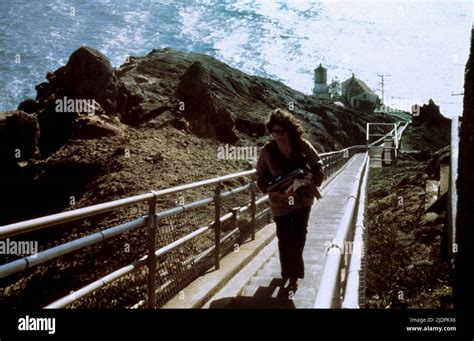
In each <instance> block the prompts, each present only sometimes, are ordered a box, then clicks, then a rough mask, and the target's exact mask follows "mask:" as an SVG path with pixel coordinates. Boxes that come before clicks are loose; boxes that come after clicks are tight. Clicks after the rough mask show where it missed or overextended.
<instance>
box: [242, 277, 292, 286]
mask: <svg viewBox="0 0 474 341" xmlns="http://www.w3.org/2000/svg"><path fill="white" fill-rule="evenodd" d="M287 282H288V280H286V279H283V278H278V277H276V278H275V277H270V276H268V277H260V276H253V277H252V278H250V281H249V282H248V283H247V285H251V286H258V287H282V286H285V284H287Z"/></svg>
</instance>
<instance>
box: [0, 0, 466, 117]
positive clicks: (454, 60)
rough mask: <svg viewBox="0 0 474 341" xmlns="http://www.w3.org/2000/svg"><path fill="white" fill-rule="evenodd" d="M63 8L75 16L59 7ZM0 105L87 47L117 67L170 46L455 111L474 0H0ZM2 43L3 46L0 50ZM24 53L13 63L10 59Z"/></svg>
mask: <svg viewBox="0 0 474 341" xmlns="http://www.w3.org/2000/svg"><path fill="white" fill-rule="evenodd" d="M71 7H74V8H75V16H74V17H71V16H70V15H68V13H69V10H70V8H71ZM0 12H2V13H7V15H5V16H4V20H3V22H2V24H1V28H0V29H1V30H2V31H4V32H2V33H3V34H2V37H3V40H2V41H1V43H0V44H1V45H0V52H1V55H2V58H1V59H0V69H1V70H2V74H1V75H0V81H1V82H2V83H3V85H2V88H4V89H5V91H2V93H1V94H0V110H10V109H13V108H15V107H16V106H17V104H18V103H19V102H20V101H21V100H22V99H23V98H24V97H27V96H32V97H34V96H35V91H34V86H35V84H37V83H39V82H41V81H44V76H45V75H46V73H47V72H48V71H52V70H54V69H56V68H57V67H58V66H59V65H63V64H64V63H66V62H67V58H68V57H69V55H70V53H71V52H73V51H74V50H75V49H77V48H78V47H79V46H81V45H88V46H92V47H94V48H97V49H99V50H100V51H101V52H102V53H104V54H106V55H107V56H108V57H109V58H110V60H111V63H112V64H113V65H114V66H118V65H120V64H122V63H123V62H124V60H125V57H126V56H127V55H129V54H135V55H144V54H146V53H147V52H149V50H151V49H152V48H159V47H165V46H171V47H174V48H177V49H181V50H191V51H196V52H201V53H208V54H211V55H213V56H214V57H217V58H219V59H222V60H223V61H224V62H226V63H228V64H230V65H231V66H234V67H238V68H239V69H241V70H243V71H245V72H248V73H251V74H256V75H259V76H264V77H272V78H274V79H278V80H281V81H283V82H284V83H286V84H287V85H289V86H291V87H293V88H295V89H297V90H300V91H302V92H304V93H310V92H311V90H312V86H313V69H314V68H315V67H316V66H317V65H319V63H323V64H324V65H325V66H326V67H327V68H328V80H331V79H332V78H333V77H335V76H337V77H338V78H339V79H340V80H345V79H346V78H348V77H350V75H351V73H352V72H355V73H356V75H357V76H358V77H359V78H361V79H363V80H364V81H366V82H367V83H368V85H369V86H371V87H372V88H373V89H375V90H377V89H379V88H380V87H379V85H378V83H379V78H378V77H377V73H381V72H383V73H390V74H391V76H390V77H388V78H387V79H386V84H385V90H386V96H387V97H386V98H387V99H404V100H406V99H413V98H416V99H421V100H424V101H427V100H428V99H429V98H433V99H434V100H435V102H436V103H438V104H439V105H440V106H441V110H442V112H443V113H444V114H445V115H451V114H458V113H459V112H460V111H461V110H462V97H461V96H456V97H453V96H451V93H452V92H461V91H462V89H463V82H464V79H463V78H464V66H465V63H466V60H467V56H468V53H469V42H470V30H471V24H472V21H473V18H474V4H473V3H471V2H467V1H465V2H461V1H449V2H434V1H416V2H414V1H408V0H403V1H383V2H381V1H376V0H373V1H365V2H357V3H356V4H354V3H352V2H348V1H339V0H324V1H322V2H314V1H310V0H289V1H285V2H276V1H269V0H256V1H254V0H234V1H225V2H224V1H208V0H196V1H185V2H173V1H152V2H141V1H117V2H115V1H109V0H100V1H94V2H90V3H89V2H86V3H85V2H83V1H80V0H70V1H68V2H67V3H65V2H63V1H60V0H54V1H51V2H47V3H46V2H42V1H41V2H31V1H27V0H17V1H15V2H12V3H7V2H0ZM2 50H3V51H2ZM18 53H19V54H21V55H22V63H21V65H17V64H15V63H14V61H13V59H14V56H15V55H16V54H18Z"/></svg>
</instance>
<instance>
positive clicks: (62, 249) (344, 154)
mask: <svg viewBox="0 0 474 341" xmlns="http://www.w3.org/2000/svg"><path fill="white" fill-rule="evenodd" d="M358 149H364V150H365V146H362V145H357V146H351V147H348V148H345V149H343V150H340V151H335V152H329V153H322V154H320V157H321V159H323V160H329V161H331V162H329V163H325V167H326V168H325V171H326V177H325V180H326V181H327V180H328V179H331V176H332V175H334V174H333V173H335V172H336V170H337V169H338V168H340V167H342V165H343V164H344V163H345V162H344V163H343V162H342V161H343V160H344V159H347V160H348V159H350V156H349V155H351V156H352V155H353V154H355V153H356V151H357V150H358ZM347 160H346V161H347ZM255 173H256V170H255V169H252V170H248V171H243V172H238V173H233V174H228V175H225V176H220V177H215V178H212V179H206V180H202V181H198V182H194V183H189V184H185V185H180V186H176V187H172V188H167V189H163V190H158V191H151V192H149V193H144V194H140V195H136V196H132V197H128V198H124V199H119V200H115V201H110V202H106V203H102V204H98V205H93V206H89V207H84V208H79V209H75V210H72V211H68V212H62V213H58V214H53V215H49V216H45V217H40V218H35V219H30V220H27V221H23V222H18V223H13V224H9V225H5V226H3V227H0V239H1V238H7V237H10V236H16V235H20V234H24V233H28V232H31V231H35V230H39V229H44V228H47V227H50V226H54V225H58V224H62V223H67V222H71V221H76V220H79V219H84V218H88V217H91V216H95V215H98V214H100V213H104V212H108V211H111V210H114V209H117V208H122V207H126V206H130V205H134V204H137V203H144V202H146V203H148V206H149V214H148V216H144V217H141V218H138V219H135V220H133V221H130V222H127V223H124V224H121V225H118V226H114V227H111V228H108V229H106V230H103V231H100V232H97V233H93V234H91V235H88V236H85V237H81V238H79V239H75V240H73V241H70V242H67V243H65V244H61V245H58V246H55V247H53V248H50V249H48V250H45V251H42V252H40V253H38V254H35V255H32V256H28V257H25V258H22V259H19V260H15V261H13V262H10V263H7V264H4V265H2V266H0V278H2V277H6V276H8V275H11V274H13V273H16V272H18V271H21V270H24V269H26V268H29V267H32V266H35V265H38V264H40V263H43V262H46V261H48V260H51V259H54V258H57V257H59V256H62V255H64V254H67V253H70V252H73V251H77V250H79V249H81V248H84V247H86V246H90V245H93V244H96V243H99V242H102V241H104V240H106V239H109V238H112V237H114V236H116V235H118V234H121V233H123V232H126V231H131V230H135V229H137V228H139V227H144V226H146V225H148V227H149V231H150V233H149V234H148V238H149V250H148V254H147V255H145V256H143V257H141V258H140V259H139V260H137V261H135V262H134V263H132V264H130V265H127V266H124V267H122V268H120V269H118V270H116V271H114V272H112V273H110V274H108V275H106V276H104V277H102V278H100V279H98V280H96V281H94V282H93V283H91V284H89V285H87V286H85V287H84V288H82V289H80V290H78V291H75V292H73V293H71V294H70V295H67V296H65V297H63V298H60V299H59V300H57V301H55V302H53V303H51V304H50V305H48V306H47V308H53V307H64V306H67V305H68V304H70V303H72V302H74V301H76V300H78V299H79V298H81V297H84V296H86V295H88V294H90V293H91V292H93V291H95V290H97V289H99V288H101V287H103V286H104V285H106V284H108V283H110V282H111V281H114V280H116V279H118V278H120V277H122V276H124V275H126V274H128V273H130V272H131V271H134V270H136V269H138V268H140V267H142V266H143V265H146V264H148V267H149V276H148V298H149V307H154V306H155V305H156V304H155V303H156V302H155V292H156V288H155V287H156V283H155V279H154V273H155V269H156V260H157V257H158V256H161V255H163V254H165V253H167V252H169V251H171V250H173V249H174V248H176V247H178V246H179V245H181V244H182V243H184V242H186V241H188V240H190V239H192V238H194V237H196V236H197V235H200V234H202V233H204V232H206V231H208V230H210V229H211V228H213V229H214V231H215V235H216V245H215V249H216V267H217V268H218V266H219V254H220V252H219V246H220V241H221V238H220V224H221V223H222V222H223V221H225V220H228V219H230V218H231V217H232V216H233V214H232V213H227V214H225V215H224V216H222V217H221V216H220V201H221V199H222V198H226V197H229V196H232V195H234V194H236V193H240V192H242V191H245V190H251V193H252V197H251V202H250V204H248V205H245V206H244V207H241V208H240V209H239V210H247V209H251V215H252V229H251V232H252V239H255V214H256V209H255V207H256V206H257V205H260V204H262V203H264V202H266V200H267V199H268V195H263V196H261V197H259V198H256V196H255V195H254V193H255V188H256V183H255V181H252V182H251V183H249V184H246V185H243V186H240V187H237V188H234V189H231V190H229V191H226V192H221V191H220V189H219V188H220V184H221V183H222V182H223V181H226V180H230V179H235V178H239V177H245V176H254V175H255ZM212 184H216V185H217V186H216V192H215V195H214V196H213V197H210V198H204V199H200V200H197V201H194V202H191V203H187V204H183V205H180V206H177V207H174V208H171V209H168V210H165V211H162V212H159V213H156V212H155V210H156V199H157V197H159V196H164V195H167V194H172V193H178V192H181V191H185V190H189V189H193V188H198V187H201V186H206V185H212ZM210 203H214V205H215V206H216V207H215V209H216V219H214V220H215V221H214V222H213V223H211V224H210V225H209V226H206V227H203V228H200V229H199V230H197V231H194V232H192V233H190V234H188V235H186V236H184V237H182V238H180V239H178V240H176V241H174V242H172V243H170V244H168V245H166V246H164V247H162V248H161V249H159V250H155V248H154V238H155V237H154V235H155V234H154V231H155V230H156V227H157V220H159V219H161V218H164V217H167V216H171V215H174V214H177V213H181V212H184V211H186V210H189V209H192V208H196V207H200V206H203V205H207V204H210Z"/></svg>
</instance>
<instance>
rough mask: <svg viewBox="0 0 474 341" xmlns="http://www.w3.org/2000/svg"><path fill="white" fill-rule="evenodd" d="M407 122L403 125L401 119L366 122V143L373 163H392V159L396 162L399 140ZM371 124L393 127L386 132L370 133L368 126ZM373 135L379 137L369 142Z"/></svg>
mask: <svg viewBox="0 0 474 341" xmlns="http://www.w3.org/2000/svg"><path fill="white" fill-rule="evenodd" d="M409 123H410V122H409V121H407V122H405V124H404V125H402V121H399V122H397V123H367V132H366V145H367V148H368V149H369V151H370V156H371V160H372V161H373V162H374V165H375V164H376V163H379V165H380V164H381V163H382V162H385V163H388V164H392V161H393V162H396V160H397V157H398V149H399V147H400V140H401V137H402V135H403V133H404V131H405V129H406V128H407V127H408V124H409ZM373 125H377V126H380V125H382V126H393V129H391V130H390V131H389V132H388V133H386V134H374V133H370V127H371V126H373ZM374 136H381V137H380V138H379V139H377V140H375V141H373V142H370V137H374Z"/></svg>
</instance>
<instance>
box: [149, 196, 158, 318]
mask: <svg viewBox="0 0 474 341" xmlns="http://www.w3.org/2000/svg"><path fill="white" fill-rule="evenodd" d="M155 243H156V196H153V198H152V199H150V200H149V201H148V308H150V309H154V308H156V257H155V251H156V249H155V247H156V246H155V245H156V244H155Z"/></svg>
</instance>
